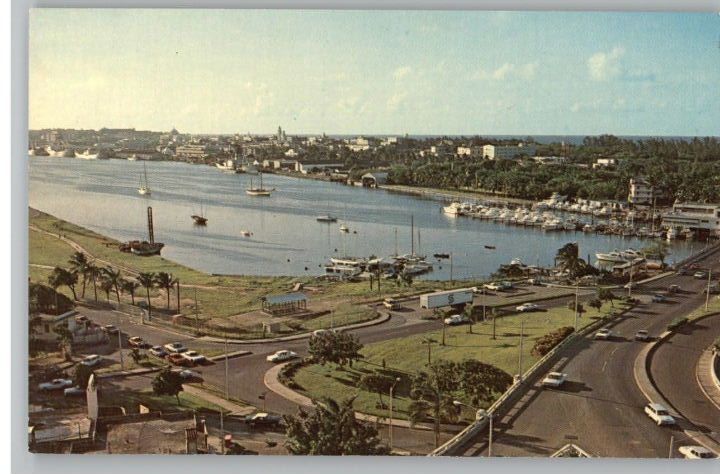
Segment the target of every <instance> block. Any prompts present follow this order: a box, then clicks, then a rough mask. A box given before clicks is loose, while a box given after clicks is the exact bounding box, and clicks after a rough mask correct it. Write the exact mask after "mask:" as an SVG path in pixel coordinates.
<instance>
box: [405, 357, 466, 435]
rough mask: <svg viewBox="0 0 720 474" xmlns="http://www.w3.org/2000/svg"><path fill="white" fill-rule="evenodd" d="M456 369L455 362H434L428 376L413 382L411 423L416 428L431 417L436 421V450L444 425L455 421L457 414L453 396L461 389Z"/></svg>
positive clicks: (410, 409)
mask: <svg viewBox="0 0 720 474" xmlns="http://www.w3.org/2000/svg"><path fill="white" fill-rule="evenodd" d="M456 372H457V370H456V366H455V364H454V363H453V362H448V361H438V362H433V363H432V364H431V365H430V366H429V367H428V372H420V373H419V374H418V375H417V376H416V377H415V378H414V379H413V382H412V389H411V391H410V398H412V400H413V401H412V402H411V403H410V406H409V408H408V410H409V416H410V422H411V423H412V424H415V423H417V422H419V421H422V420H424V419H425V417H426V416H428V415H430V416H432V418H433V421H434V425H435V426H434V428H435V447H438V446H439V445H440V423H441V421H442V420H449V421H453V420H455V419H456V418H457V411H456V409H455V405H454V404H453V395H452V394H453V392H454V391H455V390H457V388H458V380H457V377H456Z"/></svg>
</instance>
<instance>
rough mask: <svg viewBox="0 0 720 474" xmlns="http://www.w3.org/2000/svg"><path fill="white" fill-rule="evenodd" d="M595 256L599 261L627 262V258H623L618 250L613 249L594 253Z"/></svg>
mask: <svg viewBox="0 0 720 474" xmlns="http://www.w3.org/2000/svg"><path fill="white" fill-rule="evenodd" d="M595 257H597V259H598V260H599V261H601V262H614V263H623V262H627V260H628V259H627V258H625V257H624V256H623V254H622V252H620V251H619V250H617V249H615V250H613V251H612V252H608V253H599V252H598V253H596V254H595Z"/></svg>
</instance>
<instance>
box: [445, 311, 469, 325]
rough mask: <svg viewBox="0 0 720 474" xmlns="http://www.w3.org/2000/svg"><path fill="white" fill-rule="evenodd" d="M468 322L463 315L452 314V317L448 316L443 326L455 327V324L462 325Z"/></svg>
mask: <svg viewBox="0 0 720 474" xmlns="http://www.w3.org/2000/svg"><path fill="white" fill-rule="evenodd" d="M469 321H470V320H469V319H468V317H467V316H465V315H464V314H453V315H452V316H449V317H447V318H445V320H444V322H445V324H447V325H448V326H455V325H457V324H463V323H467V322H469Z"/></svg>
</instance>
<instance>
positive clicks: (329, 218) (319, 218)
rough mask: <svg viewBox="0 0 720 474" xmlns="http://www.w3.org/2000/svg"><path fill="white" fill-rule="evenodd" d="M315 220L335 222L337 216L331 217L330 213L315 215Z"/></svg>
mask: <svg viewBox="0 0 720 474" xmlns="http://www.w3.org/2000/svg"><path fill="white" fill-rule="evenodd" d="M315 220H316V221H318V222H326V223H331V222H337V217H333V216H331V215H326V216H317V217H316V218H315Z"/></svg>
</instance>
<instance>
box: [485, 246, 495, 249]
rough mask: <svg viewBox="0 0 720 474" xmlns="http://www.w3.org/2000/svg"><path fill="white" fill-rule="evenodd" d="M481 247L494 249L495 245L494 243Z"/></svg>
mask: <svg viewBox="0 0 720 474" xmlns="http://www.w3.org/2000/svg"><path fill="white" fill-rule="evenodd" d="M483 247H485V248H486V249H488V250H495V246H494V245H484V246H483Z"/></svg>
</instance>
